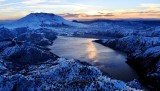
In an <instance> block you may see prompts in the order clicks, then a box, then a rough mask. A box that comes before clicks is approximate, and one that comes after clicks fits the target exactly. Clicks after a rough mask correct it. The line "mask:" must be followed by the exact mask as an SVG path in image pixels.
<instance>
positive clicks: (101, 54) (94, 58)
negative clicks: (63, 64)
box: [49, 36, 138, 82]
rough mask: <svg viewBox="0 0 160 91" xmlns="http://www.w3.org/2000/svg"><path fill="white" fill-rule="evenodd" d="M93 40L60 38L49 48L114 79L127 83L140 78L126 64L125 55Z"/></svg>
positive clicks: (61, 55) (59, 54)
mask: <svg viewBox="0 0 160 91" xmlns="http://www.w3.org/2000/svg"><path fill="white" fill-rule="evenodd" d="M93 40H96V39H92V38H76V37H62V36H59V37H58V38H57V39H56V40H55V41H54V43H53V45H52V46H50V47H49V48H50V49H51V52H53V53H55V54H57V55H58V56H60V57H64V58H74V59H79V60H82V61H86V62H88V63H90V64H92V65H94V66H96V67H98V68H100V69H101V70H102V71H103V72H105V73H108V74H109V75H110V76H112V77H113V78H116V79H119V80H123V81H125V82H128V81H131V80H133V79H137V78H138V76H137V74H136V72H135V71H134V70H133V69H132V68H131V67H130V66H129V65H128V64H127V63H126V55H125V54H123V53H120V52H117V51H115V50H113V49H111V48H108V47H105V46H103V45H101V44H98V43H95V42H92V41H93Z"/></svg>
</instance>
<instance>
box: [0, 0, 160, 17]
mask: <svg viewBox="0 0 160 91" xmlns="http://www.w3.org/2000/svg"><path fill="white" fill-rule="evenodd" d="M40 12H45V13H54V14H58V15H61V16H63V17H64V18H65V19H70V20H73V19H99V18H101V19H104V18H105V19H108V18H109V19H119V18H160V0H0V20H14V19H19V18H21V17H24V16H25V15H27V14H29V13H40Z"/></svg>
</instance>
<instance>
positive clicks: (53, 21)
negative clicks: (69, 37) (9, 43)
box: [5, 13, 86, 29]
mask: <svg viewBox="0 0 160 91" xmlns="http://www.w3.org/2000/svg"><path fill="white" fill-rule="evenodd" d="M58 26H70V27H71V26H72V27H85V26H86V25H84V24H81V23H75V22H71V21H68V20H65V19H64V18H62V17H61V16H58V15H55V14H52V13H31V14H29V15H27V16H25V17H23V18H21V19H19V20H17V21H15V22H12V23H9V24H7V25H5V27H7V28H20V27H29V28H34V29H35V28H36V29H37V28H42V27H58Z"/></svg>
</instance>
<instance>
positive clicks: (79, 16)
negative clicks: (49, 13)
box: [60, 12, 114, 19]
mask: <svg viewBox="0 0 160 91" xmlns="http://www.w3.org/2000/svg"><path fill="white" fill-rule="evenodd" d="M60 15H61V16H62V17H64V18H66V19H87V18H92V19H94V18H110V17H114V14H113V13H100V12H99V14H97V15H88V14H85V13H80V14H71V13H66V14H60Z"/></svg>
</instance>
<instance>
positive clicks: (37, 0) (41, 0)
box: [22, 0, 62, 5]
mask: <svg viewBox="0 0 160 91" xmlns="http://www.w3.org/2000/svg"><path fill="white" fill-rule="evenodd" d="M61 1H62V0H25V1H23V2H22V4H27V5H33V4H39V3H58V2H61Z"/></svg>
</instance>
